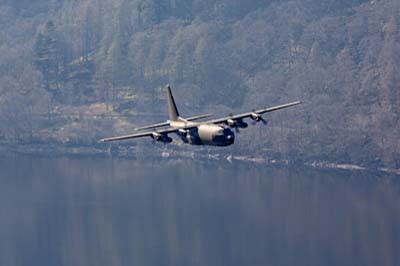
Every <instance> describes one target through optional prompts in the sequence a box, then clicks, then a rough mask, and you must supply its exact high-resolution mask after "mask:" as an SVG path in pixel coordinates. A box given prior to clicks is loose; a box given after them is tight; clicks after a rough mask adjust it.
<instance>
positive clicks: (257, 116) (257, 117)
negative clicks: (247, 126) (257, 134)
mask: <svg viewBox="0 0 400 266" xmlns="http://www.w3.org/2000/svg"><path fill="white" fill-rule="evenodd" d="M250 118H251V119H252V120H253V123H252V124H253V125H255V124H257V122H260V121H261V122H262V123H263V124H264V125H267V124H268V121H267V120H265V119H264V118H263V117H262V115H261V114H258V113H256V112H255V111H254V110H253V112H252V114H251V116H250Z"/></svg>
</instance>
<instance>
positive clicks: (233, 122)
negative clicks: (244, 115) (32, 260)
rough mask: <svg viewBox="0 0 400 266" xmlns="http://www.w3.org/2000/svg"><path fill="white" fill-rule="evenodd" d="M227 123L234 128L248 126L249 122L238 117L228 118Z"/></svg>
mask: <svg viewBox="0 0 400 266" xmlns="http://www.w3.org/2000/svg"><path fill="white" fill-rule="evenodd" d="M226 123H227V124H228V126H230V127H233V128H234V127H238V128H246V127H248V124H247V123H246V122H243V120H242V119H236V120H233V119H228V120H226Z"/></svg>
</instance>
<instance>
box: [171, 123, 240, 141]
mask: <svg viewBox="0 0 400 266" xmlns="http://www.w3.org/2000/svg"><path fill="white" fill-rule="evenodd" d="M170 123H171V126H173V127H176V128H180V127H186V126H195V127H194V128H192V129H189V130H184V129H183V130H178V132H177V135H178V136H179V137H180V138H181V139H182V141H183V142H185V143H189V144H192V145H211V146H229V145H232V144H233V143H234V142H235V134H234V133H233V131H232V130H231V129H230V128H228V127H224V126H221V125H215V124H200V123H194V122H187V121H175V122H172V121H171V122H170Z"/></svg>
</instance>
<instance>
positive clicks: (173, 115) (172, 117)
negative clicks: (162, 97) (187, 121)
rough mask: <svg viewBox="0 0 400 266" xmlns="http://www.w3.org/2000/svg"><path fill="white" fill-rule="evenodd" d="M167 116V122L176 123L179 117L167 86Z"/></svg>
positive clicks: (169, 88)
mask: <svg viewBox="0 0 400 266" xmlns="http://www.w3.org/2000/svg"><path fill="white" fill-rule="evenodd" d="M167 100H168V115H169V121H177V120H178V117H179V112H178V108H176V104H175V100H174V96H172V92H171V87H170V86H169V85H167Z"/></svg>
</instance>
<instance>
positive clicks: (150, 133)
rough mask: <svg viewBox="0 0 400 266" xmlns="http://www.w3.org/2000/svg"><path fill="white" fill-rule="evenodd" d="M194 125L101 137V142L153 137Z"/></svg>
mask: <svg viewBox="0 0 400 266" xmlns="http://www.w3.org/2000/svg"><path fill="white" fill-rule="evenodd" d="M194 127H196V126H187V127H179V128H176V127H168V128H164V129H161V130H154V131H146V132H142V133H136V134H130V135H124V136H118V137H111V138H105V139H101V140H100V141H101V142H109V141H116V140H125V139H136V138H142V137H154V135H155V134H159V135H162V134H169V133H175V132H178V131H179V129H191V128H194Z"/></svg>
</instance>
